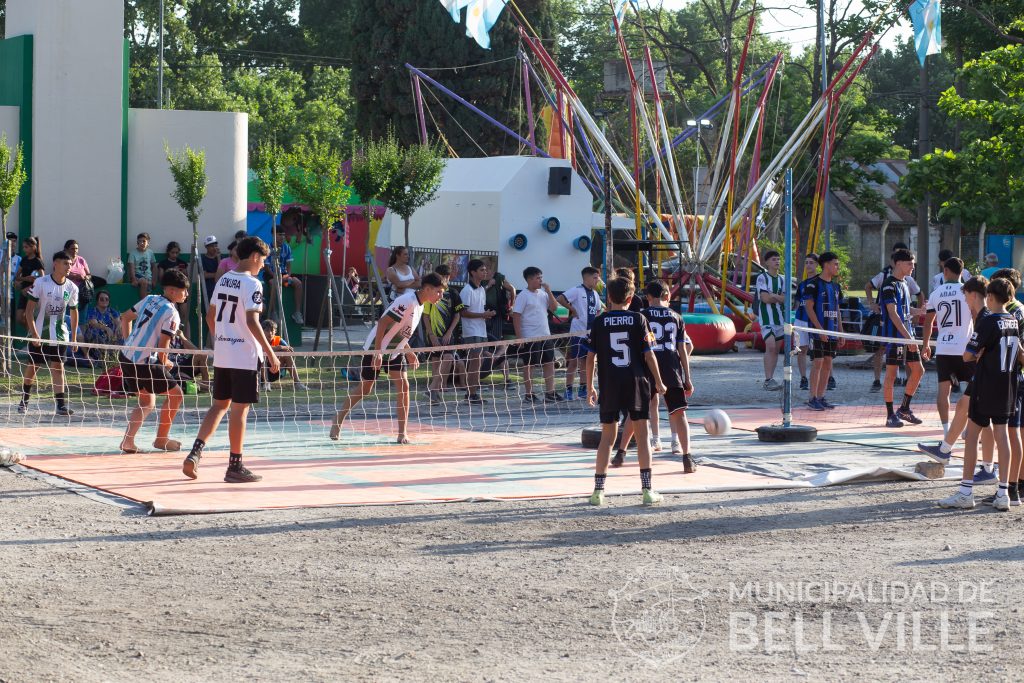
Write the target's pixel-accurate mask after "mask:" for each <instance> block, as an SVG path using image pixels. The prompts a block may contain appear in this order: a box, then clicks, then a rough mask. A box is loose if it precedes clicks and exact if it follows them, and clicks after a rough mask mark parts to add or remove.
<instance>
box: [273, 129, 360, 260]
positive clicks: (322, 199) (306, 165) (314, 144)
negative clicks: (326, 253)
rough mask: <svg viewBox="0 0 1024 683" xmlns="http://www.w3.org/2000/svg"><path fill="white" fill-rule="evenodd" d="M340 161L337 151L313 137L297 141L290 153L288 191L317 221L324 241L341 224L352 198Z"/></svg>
mask: <svg viewBox="0 0 1024 683" xmlns="http://www.w3.org/2000/svg"><path fill="white" fill-rule="evenodd" d="M342 161H343V159H342V157H341V154H340V153H339V152H338V150H337V149H336V148H334V147H331V146H330V145H329V144H328V143H326V142H324V141H323V140H320V139H319V138H316V137H309V138H307V137H301V138H299V141H298V143H296V145H295V147H294V149H293V150H292V153H291V165H292V166H293V167H294V168H293V169H292V171H291V173H289V175H288V181H287V185H288V188H289V189H290V190H291V191H292V194H293V195H295V197H296V199H298V200H299V201H300V202H302V203H303V204H306V205H307V206H309V208H310V209H312V210H313V213H315V214H316V215H317V216H318V217H319V218H320V226H321V228H322V229H323V231H324V239H325V240H326V239H328V235H327V234H328V232H329V231H330V229H331V226H332V225H334V223H336V222H337V221H339V220H341V212H342V209H343V207H344V206H345V205H346V204H348V198H349V196H350V195H351V194H352V190H351V189H350V188H349V187H348V185H346V184H345V176H344V174H343V173H342V170H341V164H342Z"/></svg>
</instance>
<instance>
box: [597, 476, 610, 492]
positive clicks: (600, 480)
mask: <svg viewBox="0 0 1024 683" xmlns="http://www.w3.org/2000/svg"><path fill="white" fill-rule="evenodd" d="M607 478H608V475H607V474H595V475H594V490H595V491H604V480H605V479H607Z"/></svg>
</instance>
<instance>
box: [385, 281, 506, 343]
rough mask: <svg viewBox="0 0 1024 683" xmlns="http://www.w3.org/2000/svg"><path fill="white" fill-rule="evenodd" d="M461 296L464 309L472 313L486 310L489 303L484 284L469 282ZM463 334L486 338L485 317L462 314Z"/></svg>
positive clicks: (460, 293)
mask: <svg viewBox="0 0 1024 683" xmlns="http://www.w3.org/2000/svg"><path fill="white" fill-rule="evenodd" d="M459 296H460V297H461V299H462V307H463V310H464V311H469V312H470V313H483V312H484V306H485V305H486V304H487V289H486V288H485V287H484V286H483V285H480V286H479V287H474V286H473V285H472V283H469V282H467V283H466V286H465V287H463V288H462V291H461V292H459ZM396 301H397V299H396ZM462 336H463V337H483V338H484V339H486V338H487V320H486V319H485V318H467V317H466V316H462Z"/></svg>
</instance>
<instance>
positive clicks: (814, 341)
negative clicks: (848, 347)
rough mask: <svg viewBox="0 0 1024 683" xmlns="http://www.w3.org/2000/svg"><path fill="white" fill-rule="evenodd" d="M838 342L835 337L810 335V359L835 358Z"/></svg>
mask: <svg viewBox="0 0 1024 683" xmlns="http://www.w3.org/2000/svg"><path fill="white" fill-rule="evenodd" d="M838 349H839V342H837V341H836V340H835V339H828V338H823V337H818V336H816V335H815V336H813V337H811V359H817V358H835V357H836V353H838Z"/></svg>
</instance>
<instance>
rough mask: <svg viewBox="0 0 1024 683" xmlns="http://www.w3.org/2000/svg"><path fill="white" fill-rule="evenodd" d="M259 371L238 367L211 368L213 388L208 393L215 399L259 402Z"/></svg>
mask: <svg viewBox="0 0 1024 683" xmlns="http://www.w3.org/2000/svg"><path fill="white" fill-rule="evenodd" d="M259 377H260V371H259V370H258V369H256V370H240V369H238V368H218V367H214V368H213V388H212V389H211V391H210V394H211V395H212V396H213V400H215V401H231V402H232V403H259V402H260V383H259Z"/></svg>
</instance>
